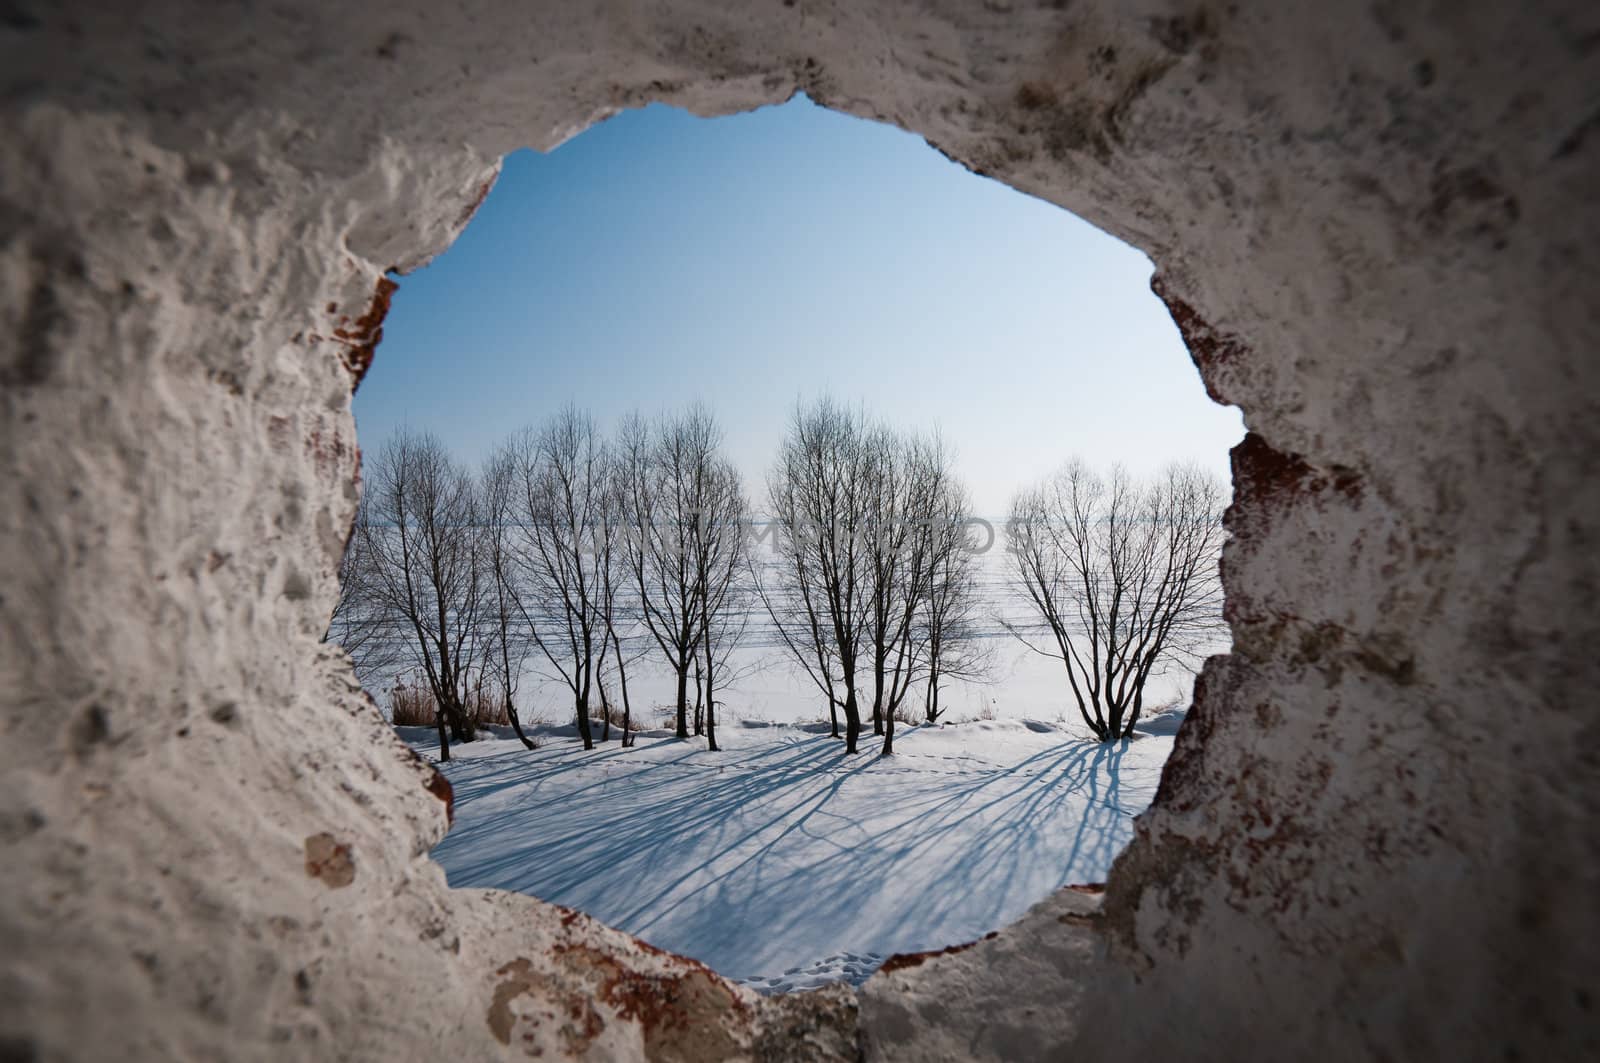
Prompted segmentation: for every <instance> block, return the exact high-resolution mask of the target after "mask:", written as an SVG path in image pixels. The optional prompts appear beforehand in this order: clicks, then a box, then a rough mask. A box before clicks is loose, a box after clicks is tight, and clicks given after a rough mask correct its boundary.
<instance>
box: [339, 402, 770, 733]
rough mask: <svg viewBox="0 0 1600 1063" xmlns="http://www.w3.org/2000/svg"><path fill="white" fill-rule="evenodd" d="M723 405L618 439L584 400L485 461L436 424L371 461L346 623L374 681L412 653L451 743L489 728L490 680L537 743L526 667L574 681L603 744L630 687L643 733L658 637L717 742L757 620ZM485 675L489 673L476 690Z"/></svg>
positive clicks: (636, 421)
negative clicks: (750, 610)
mask: <svg viewBox="0 0 1600 1063" xmlns="http://www.w3.org/2000/svg"><path fill="white" fill-rule="evenodd" d="M720 446H721V433H720V430H719V429H718V427H717V425H716V422H715V419H714V418H713V417H712V416H711V415H710V414H709V413H708V412H706V411H705V410H703V409H698V408H697V409H693V410H690V411H689V412H687V413H684V414H682V415H678V416H673V417H666V418H661V419H659V420H656V421H646V420H645V419H643V418H638V417H636V418H633V419H630V420H629V422H628V423H627V424H626V425H625V426H624V428H623V430H622V432H621V433H620V435H619V437H618V438H617V439H616V440H614V441H613V440H610V439H607V438H606V437H605V436H604V435H603V434H602V433H601V432H600V431H599V429H598V428H597V426H596V424H595V422H594V420H593V418H591V417H590V416H589V415H587V414H585V413H582V412H580V411H578V410H574V409H568V410H565V411H562V412H561V413H559V414H557V415H556V416H554V417H553V418H551V419H550V420H549V421H548V422H547V423H545V424H544V425H542V426H540V427H538V428H531V429H528V430H526V431H524V432H521V433H519V434H518V435H516V436H514V437H512V438H511V439H509V440H507V441H506V442H505V443H504V444H503V445H502V446H501V447H500V448H499V449H498V450H496V451H495V453H494V454H493V455H492V456H491V457H490V458H489V460H488V461H487V462H486V463H485V466H484V469H483V471H482V473H481V474H480V475H477V476H474V475H473V474H472V473H471V472H469V471H468V470H467V469H465V468H464V467H463V466H461V465H460V464H459V463H457V462H456V461H455V460H454V459H452V458H451V457H450V455H449V454H448V452H447V451H446V450H445V448H444V446H443V445H442V444H441V443H440V441H439V440H438V439H437V438H436V437H434V436H431V435H426V434H418V433H412V432H402V433H400V434H399V435H397V436H396V437H395V438H394V439H393V440H391V441H390V442H389V443H388V445H386V446H385V447H384V448H383V449H381V450H380V451H379V452H378V454H377V455H376V457H375V458H374V459H373V460H372V461H370V462H369V464H368V467H367V475H366V491H365V494H364V496H363V500H362V505H361V510H360V513H359V514H358V517H357V520H356V527H355V530H354V534H353V536H352V539H351V542H350V545H349V547H348V548H347V550H346V553H345V559H344V562H343V564H342V566H341V573H340V575H341V590H342V594H341V598H340V602H339V605H338V607H337V609H336V611H335V613H334V617H333V621H332V623H331V625H330V627H329V632H328V638H330V639H332V640H334V641H338V642H340V643H342V644H343V645H344V646H345V647H346V648H347V649H348V650H350V652H351V653H352V655H353V656H354V657H355V658H356V661H357V667H358V671H359V672H360V674H361V675H362V677H363V679H364V680H366V681H369V682H370V681H371V680H373V679H375V678H376V677H377V676H378V675H379V674H381V673H383V672H384V671H394V670H396V669H398V668H405V667H409V668H410V669H412V670H414V671H415V673H417V674H419V675H421V676H422V677H423V680H424V682H425V684H426V687H427V689H428V691H429V693H430V694H431V695H432V697H433V700H434V703H435V704H436V706H437V726H438V732H439V745H440V754H441V758H442V759H448V758H449V744H450V742H451V741H452V740H454V741H457V742H464V741H471V740H472V739H473V738H474V736H475V729H476V724H475V719H474V717H473V715H472V714H471V713H470V712H468V711H467V709H466V705H467V703H468V700H469V693H470V692H471V691H472V690H474V689H482V687H483V685H484V683H485V681H486V680H487V681H488V682H489V684H490V685H491V686H492V687H493V689H495V690H496V691H497V692H498V694H499V696H500V697H501V698H502V699H503V701H504V707H505V710H506V715H507V716H509V718H510V720H511V722H512V725H513V726H515V727H516V729H517V734H518V736H519V737H520V738H522V740H523V742H524V743H525V744H527V745H528V746H529V747H530V748H531V747H532V745H533V743H532V741H531V740H530V739H529V738H528V737H527V736H526V735H525V734H524V732H523V730H522V727H521V724H520V721H519V719H518V713H517V706H516V704H515V701H516V697H517V691H518V688H519V685H520V683H521V678H522V675H523V672H524V669H525V667H529V666H531V667H532V668H533V669H534V670H535V671H536V672H538V673H539V674H541V675H542V676H544V677H545V678H546V679H549V680H553V681H556V682H559V683H560V684H561V685H563V686H564V687H565V689H566V691H567V693H568V694H569V695H570V698H571V704H572V707H573V715H574V718H575V720H576V723H577V729H578V733H579V735H580V736H581V737H582V739H583V743H584V746H585V748H592V747H593V744H594V721H593V718H592V717H593V712H592V710H593V708H594V707H595V706H596V703H597V702H598V705H599V707H600V709H601V714H600V715H601V725H602V727H603V729H604V730H603V732H602V735H601V739H602V740H605V739H606V738H608V737H609V732H610V727H611V720H612V718H613V715H614V713H613V711H612V706H613V702H612V700H611V692H612V691H615V692H616V693H617V695H618V696H619V698H620V704H621V709H622V723H621V726H622V731H623V736H622V741H623V744H624V745H626V744H628V743H629V741H630V737H629V736H630V732H631V729H632V699H631V697H630V694H629V691H628V667H629V665H630V664H631V663H633V662H635V661H637V660H638V659H639V658H641V657H644V656H648V655H650V654H651V653H652V651H653V652H654V653H656V654H658V655H659V656H660V657H661V658H662V659H663V660H664V661H665V663H666V664H667V665H668V666H669V667H670V668H672V670H673V671H674V672H675V673H676V675H677V677H678V690H677V705H676V721H677V730H678V735H679V737H688V735H689V721H690V712H689V704H690V702H689V683H688V679H689V676H690V674H691V673H693V674H694V675H695V676H696V683H695V705H696V706H697V711H696V712H695V713H694V720H695V723H696V733H701V728H702V727H703V731H704V733H705V735H706V738H707V741H708V743H709V745H710V747H711V748H712V749H715V748H716V707H717V704H718V701H717V689H718V688H717V681H718V678H719V676H721V675H722V674H723V670H724V668H725V666H726V664H727V661H728V658H729V655H730V654H731V653H732V651H733V649H734V647H735V646H736V645H737V643H738V641H739V639H740V638H741V637H742V635H743V633H744V630H745V619H744V617H745V613H746V612H747V610H746V609H745V608H744V603H743V601H742V595H743V594H744V593H745V592H744V586H745V581H744V580H743V578H742V576H743V574H744V573H745V572H746V571H747V568H748V559H747V552H746V545H747V536H746V534H745V532H746V529H747V527H748V525H749V513H748V503H747V502H746V499H745V495H744V491H743V487H742V485H741V483H740V478H739V475H738V472H737V470H736V469H735V468H734V466H733V465H732V464H731V463H730V462H728V461H727V459H726V458H724V457H723V456H722V455H721V453H720ZM474 684H476V686H474Z"/></svg>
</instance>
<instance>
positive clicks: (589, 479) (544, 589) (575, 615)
mask: <svg viewBox="0 0 1600 1063" xmlns="http://www.w3.org/2000/svg"><path fill="white" fill-rule="evenodd" d="M510 448H511V452H512V453H513V454H514V455H515V458H514V460H515V463H516V468H517V483H518V486H519V491H518V513H517V516H518V521H519V524H520V527H521V529H522V533H523V535H522V538H523V543H522V547H521V549H520V551H519V557H520V567H521V572H522V581H521V582H522V586H523V588H524V590H523V592H522V593H521V594H520V595H519V596H518V598H517V606H518V609H519V611H520V612H521V614H522V618H523V621H524V623H525V624H526V627H527V630H528V631H529V632H530V633H531V634H532V637H533V641H534V645H536V646H537V647H538V648H539V650H540V652H541V654H542V655H543V657H544V659H545V661H546V662H547V664H548V665H549V667H550V669H551V670H552V672H553V674H554V677H555V678H557V679H559V680H560V681H561V682H562V683H564V684H565V685H566V687H567V689H568V691H569V692H570V693H571V695H572V701H573V708H574V710H575V712H576V716H577V722H578V734H579V735H580V736H581V737H582V739H583V747H584V748H585V749H593V748H594V736H593V732H592V730H591V728H590V725H589V699H590V696H591V694H592V693H593V692H594V684H595V678H596V671H597V669H598V666H599V664H600V663H601V658H602V656H603V654H604V652H605V644H606V638H605V615H604V603H603V587H602V581H601V576H600V573H599V571H598V568H599V566H598V562H597V558H598V553H597V551H596V549H595V542H596V537H597V535H601V534H603V528H604V517H605V504H606V503H605V492H606V464H607V460H608V459H607V456H606V447H605V442H604V440H603V439H602V438H601V436H600V434H599V432H598V431H597V429H596V427H595V424H594V421H593V419H592V418H590V417H589V416H588V415H587V414H585V413H581V412H579V411H578V410H576V409H572V408H568V409H566V410H564V411H562V412H561V413H559V414H557V415H556V416H555V417H554V418H552V419H551V421H550V422H549V423H548V424H546V425H545V426H544V427H543V428H541V429H539V430H538V431H526V432H523V433H522V434H521V435H520V436H518V437H517V438H516V439H514V440H513V441H512V443H511V444H510Z"/></svg>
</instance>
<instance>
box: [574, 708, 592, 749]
mask: <svg viewBox="0 0 1600 1063" xmlns="http://www.w3.org/2000/svg"><path fill="white" fill-rule="evenodd" d="M577 702H578V734H580V735H581V736H583V748H584V749H593V748H594V732H593V731H592V730H590V729H589V699H588V698H578V699H577Z"/></svg>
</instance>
